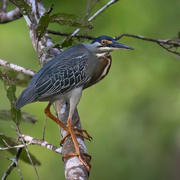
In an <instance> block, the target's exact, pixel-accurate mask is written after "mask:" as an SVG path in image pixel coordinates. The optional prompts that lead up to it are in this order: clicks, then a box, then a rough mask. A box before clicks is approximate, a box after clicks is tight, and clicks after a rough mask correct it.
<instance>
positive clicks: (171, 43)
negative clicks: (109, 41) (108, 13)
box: [115, 34, 180, 56]
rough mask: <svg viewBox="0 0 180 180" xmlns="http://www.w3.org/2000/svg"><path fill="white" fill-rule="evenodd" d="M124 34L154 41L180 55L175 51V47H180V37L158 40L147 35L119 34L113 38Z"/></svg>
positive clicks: (117, 38) (119, 37)
mask: <svg viewBox="0 0 180 180" xmlns="http://www.w3.org/2000/svg"><path fill="white" fill-rule="evenodd" d="M124 36H127V37H132V38H136V39H141V40H144V41H150V42H155V43H157V44H158V45H159V46H161V47H162V48H164V49H165V50H167V51H169V52H171V53H174V54H176V55H179V56H180V53H179V52H177V49H178V48H179V47H180V39H179V38H172V39H165V40H160V39H153V38H148V37H145V36H141V35H132V34H121V35H120V36H117V37H115V39H116V40H119V39H121V38H122V37H124ZM173 48H174V49H173Z"/></svg>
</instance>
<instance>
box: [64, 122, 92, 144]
mask: <svg viewBox="0 0 180 180" xmlns="http://www.w3.org/2000/svg"><path fill="white" fill-rule="evenodd" d="M78 122H79V119H77V120H76V121H75V122H74V123H73V124H72V127H73V129H74V131H75V134H76V135H79V136H81V137H83V138H84V139H87V140H89V141H91V140H92V139H93V138H92V137H91V136H90V135H89V133H88V132H87V131H86V130H84V129H78V128H74V127H75V126H76V124H77V123H78ZM83 132H84V133H85V134H86V136H84V135H83ZM69 135H71V134H70V132H69V131H68V132H67V134H66V135H65V136H64V137H63V138H62V140H61V144H63V143H64V141H65V139H66V138H67V137H68V136H69Z"/></svg>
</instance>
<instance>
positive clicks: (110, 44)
mask: <svg viewBox="0 0 180 180" xmlns="http://www.w3.org/2000/svg"><path fill="white" fill-rule="evenodd" d="M91 48H92V50H93V51H94V52H95V53H96V55H97V56H104V55H106V54H109V53H110V52H111V51H114V50H118V49H131V50H132V49H133V48H132V47H130V46H127V45H125V44H122V43H119V42H117V41H116V40H115V39H113V38H112V37H109V36H99V37H98V38H96V39H95V40H94V41H92V43H91Z"/></svg>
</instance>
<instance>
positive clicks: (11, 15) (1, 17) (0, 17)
mask: <svg viewBox="0 0 180 180" xmlns="http://www.w3.org/2000/svg"><path fill="white" fill-rule="evenodd" d="M21 17H22V14H21V12H20V11H19V8H16V9H15V10H12V11H9V12H1V13H0V24H5V23H8V22H11V21H14V20H16V19H19V18H21Z"/></svg>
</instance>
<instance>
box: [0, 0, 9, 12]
mask: <svg viewBox="0 0 180 180" xmlns="http://www.w3.org/2000/svg"><path fill="white" fill-rule="evenodd" d="M7 5H8V0H2V6H1V11H0V12H2V13H5V12H6V8H7Z"/></svg>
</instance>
